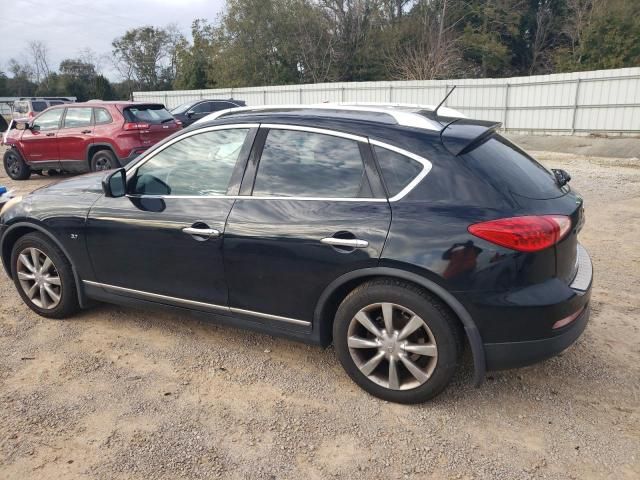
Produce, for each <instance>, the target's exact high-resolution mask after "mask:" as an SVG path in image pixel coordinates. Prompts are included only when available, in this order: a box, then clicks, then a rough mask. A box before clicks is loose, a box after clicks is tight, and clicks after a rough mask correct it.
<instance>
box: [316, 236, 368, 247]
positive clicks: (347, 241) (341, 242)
mask: <svg viewBox="0 0 640 480" xmlns="http://www.w3.org/2000/svg"><path fill="white" fill-rule="evenodd" d="M320 241H321V242H322V243H324V244H325V245H331V246H332V247H348V248H367V247H368V246H369V242H367V241H366V240H360V239H358V238H336V237H326V238H323V239H322V240H320Z"/></svg>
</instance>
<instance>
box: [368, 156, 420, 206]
mask: <svg viewBox="0 0 640 480" xmlns="http://www.w3.org/2000/svg"><path fill="white" fill-rule="evenodd" d="M373 149H374V151H375V153H376V159H377V160H378V165H379V166H380V170H382V178H383V179H384V183H385V185H386V187H387V193H388V194H389V196H390V197H393V196H395V195H397V194H398V193H400V192H401V191H402V189H403V188H405V187H406V186H407V185H409V183H411V180H413V179H414V178H416V176H417V175H418V174H419V173H420V172H421V171H422V169H423V168H424V167H423V166H422V165H421V164H420V163H418V162H416V161H415V160H413V159H411V158H409V157H405V156H404V155H401V154H399V153H396V152H394V151H392V150H388V149H386V148H382V147H378V146H377V145H376V146H374V147H373Z"/></svg>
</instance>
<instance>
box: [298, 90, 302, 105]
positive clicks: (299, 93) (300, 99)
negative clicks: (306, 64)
mask: <svg viewBox="0 0 640 480" xmlns="http://www.w3.org/2000/svg"><path fill="white" fill-rule="evenodd" d="M298 103H299V104H300V105H302V87H300V88H299V89H298Z"/></svg>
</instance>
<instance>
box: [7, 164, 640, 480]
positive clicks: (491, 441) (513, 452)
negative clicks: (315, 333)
mask: <svg viewBox="0 0 640 480" xmlns="http://www.w3.org/2000/svg"><path fill="white" fill-rule="evenodd" d="M536 155H537V156H538V158H539V159H541V160H542V161H544V162H545V163H546V164H547V165H549V166H553V167H561V168H565V169H566V170H568V171H569V172H570V173H571V174H572V176H573V180H572V182H571V184H572V186H573V187H574V188H575V189H577V190H579V191H580V192H581V193H582V194H583V195H584V198H585V202H586V203H585V205H586V215H587V224H586V227H585V229H584V231H583V233H582V235H581V237H582V242H583V243H584V245H585V246H586V247H587V248H588V249H589V250H590V252H591V255H592V257H593V261H594V268H595V275H596V277H595V286H594V290H593V301H592V312H593V313H592V317H591V323H590V324H589V325H588V327H587V330H586V332H585V334H584V335H583V336H582V337H581V338H580V340H579V341H578V342H577V343H576V344H575V345H574V346H572V347H571V348H570V349H568V350H567V351H566V352H564V353H563V354H562V355H561V356H559V357H557V358H554V359H551V360H548V361H546V362H544V363H542V364H539V365H537V366H533V367H529V368H524V369H520V370H513V371H507V372H498V373H491V374H490V375H489V376H488V378H487V381H486V382H485V383H484V385H482V386H481V387H480V388H479V389H476V388H473V387H471V386H470V377H471V367H470V365H466V366H464V367H463V368H462V369H461V371H460V373H459V374H458V375H457V376H456V378H455V380H454V382H453V384H452V385H450V387H449V388H448V389H447V390H446V391H445V392H444V393H443V394H442V395H441V396H440V397H438V398H437V399H436V400H434V401H432V402H430V403H427V404H424V405H420V406H402V405H395V404H391V403H386V402H384V401H380V400H377V399H375V398H373V397H370V396H368V395H367V394H366V393H365V392H363V391H362V390H360V389H359V388H358V387H357V386H356V385H355V384H353V383H352V382H351V381H350V380H349V379H348V377H347V375H346V374H345V373H344V372H343V371H342V369H341V367H340V365H339V364H338V361H337V359H336V357H335V355H334V352H333V350H332V349H328V350H322V349H320V348H316V347H311V346H305V345H300V344H297V343H294V342H291V341H286V340H281V339H276V338H272V337H269V336H266V335H259V334H254V333H248V332H245V331H241V330H236V329H232V328H225V327H220V326H216V325H214V324H210V323H203V322H201V321H199V320H195V319H193V318H191V317H184V316H178V315H172V314H167V313H157V312H149V311H138V310H133V309H128V308H121V307H117V306H110V305H104V306H100V307H97V308H94V309H92V310H88V311H85V312H83V313H81V314H80V315H78V316H77V317H75V318H74V319H72V320H68V321H53V320H47V319H44V318H40V317H38V316H37V315H35V314H34V313H33V312H31V310H29V309H28V308H27V307H26V306H24V305H23V303H22V302H21V301H20V299H19V297H18V295H17V293H16V292H15V290H14V286H13V284H12V283H11V282H10V281H9V279H8V278H7V277H6V276H5V275H4V274H2V275H0V478H2V479H52V478H64V479H75V478H96V479H105V480H106V479H109V480H112V479H141V480H147V479H176V478H190V479H191V478H193V479H195V478H230V479H299V478H305V479H308V480H313V479H322V478H345V479H381V478H385V479H386V478H389V479H396V478H398V479H404V478H411V479H426V478H429V479H444V478H459V479H474V478H475V479H488V478H500V479H511V478H513V479H527V478H547V479H592V478H612V479H637V478H640V248H639V247H640V241H639V240H638V239H639V238H640V168H638V167H634V165H633V164H632V163H629V162H626V163H625V162H618V161H617V160H612V159H606V158H594V157H577V156H575V155H569V154H554V153H545V152H538V153H537V154H536ZM51 180H54V179H51V178H47V177H44V178H43V177H37V176H34V177H33V179H32V180H29V181H25V182H20V183H16V182H11V181H10V180H9V179H8V178H7V177H6V175H5V173H4V171H2V172H1V173H0V185H1V184H5V185H8V186H9V187H11V188H15V189H17V190H18V191H20V192H28V191H30V190H32V189H35V188H36V187H39V186H41V185H44V184H46V183H48V182H49V181H51Z"/></svg>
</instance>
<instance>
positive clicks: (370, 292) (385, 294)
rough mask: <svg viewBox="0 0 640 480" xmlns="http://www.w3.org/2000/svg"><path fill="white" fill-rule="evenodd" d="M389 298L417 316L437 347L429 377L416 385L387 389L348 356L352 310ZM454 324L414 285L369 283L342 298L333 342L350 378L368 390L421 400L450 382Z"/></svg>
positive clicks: (396, 399) (403, 399) (457, 351)
mask: <svg viewBox="0 0 640 480" xmlns="http://www.w3.org/2000/svg"><path fill="white" fill-rule="evenodd" d="M382 302H390V303H395V304H398V305H402V306H404V307H406V308H408V309H409V310H411V311H412V312H414V313H415V314H416V315H418V316H420V317H421V318H422V319H423V320H424V321H425V323H426V324H427V326H428V327H429V329H430V330H431V333H432V334H433V336H434V339H435V341H436V345H437V347H438V359H437V363H436V366H435V369H434V371H433V373H432V374H431V376H430V378H429V379H428V380H427V381H426V382H425V383H424V384H422V385H420V386H419V387H416V388H413V389H410V390H390V389H388V388H385V387H383V386H381V385H378V384H377V383H375V382H373V381H371V380H369V379H368V378H367V377H366V376H365V375H364V374H363V373H362V372H360V369H359V368H358V366H357V365H356V364H355V362H354V361H353V359H352V358H351V353H350V352H349V347H348V345H347V337H348V329H349V324H350V322H351V320H352V318H353V317H354V316H355V314H356V313H357V312H358V311H359V310H361V309H362V308H364V307H366V306H367V305H371V304H374V303H382ZM455 328H456V327H455V326H454V325H452V322H451V319H448V318H446V317H445V315H443V314H442V312H441V310H439V309H438V308H436V307H435V306H434V305H433V304H432V302H430V301H429V297H425V296H423V295H420V294H419V293H418V291H415V290H414V289H408V288H404V287H401V286H395V285H390V284H385V283H381V284H372V285H370V286H368V287H366V288H361V289H356V290H354V292H352V294H350V295H349V296H347V298H346V299H345V300H344V301H343V302H342V304H341V305H340V307H339V308H338V311H337V313H336V317H335V321H334V328H333V342H334V346H335V349H336V354H337V356H338V358H339V360H340V363H341V364H342V366H343V367H344V369H345V370H346V372H347V374H348V375H349V376H350V377H351V379H352V380H353V381H354V382H356V383H357V384H358V385H359V386H360V387H362V388H363V389H364V390H366V391H367V392H369V393H370V394H372V395H374V396H376V397H378V398H381V399H383V400H388V401H392V402H397V403H420V402H424V401H426V400H429V399H431V398H433V397H435V396H436V395H438V394H439V393H440V392H441V391H442V390H444V388H445V387H446V386H447V385H448V384H449V382H450V381H451V378H452V377H453V374H454V373H455V370H456V367H457V363H458V358H459V354H460V348H459V344H458V341H457V339H456V335H455V331H454V329H455Z"/></svg>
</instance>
